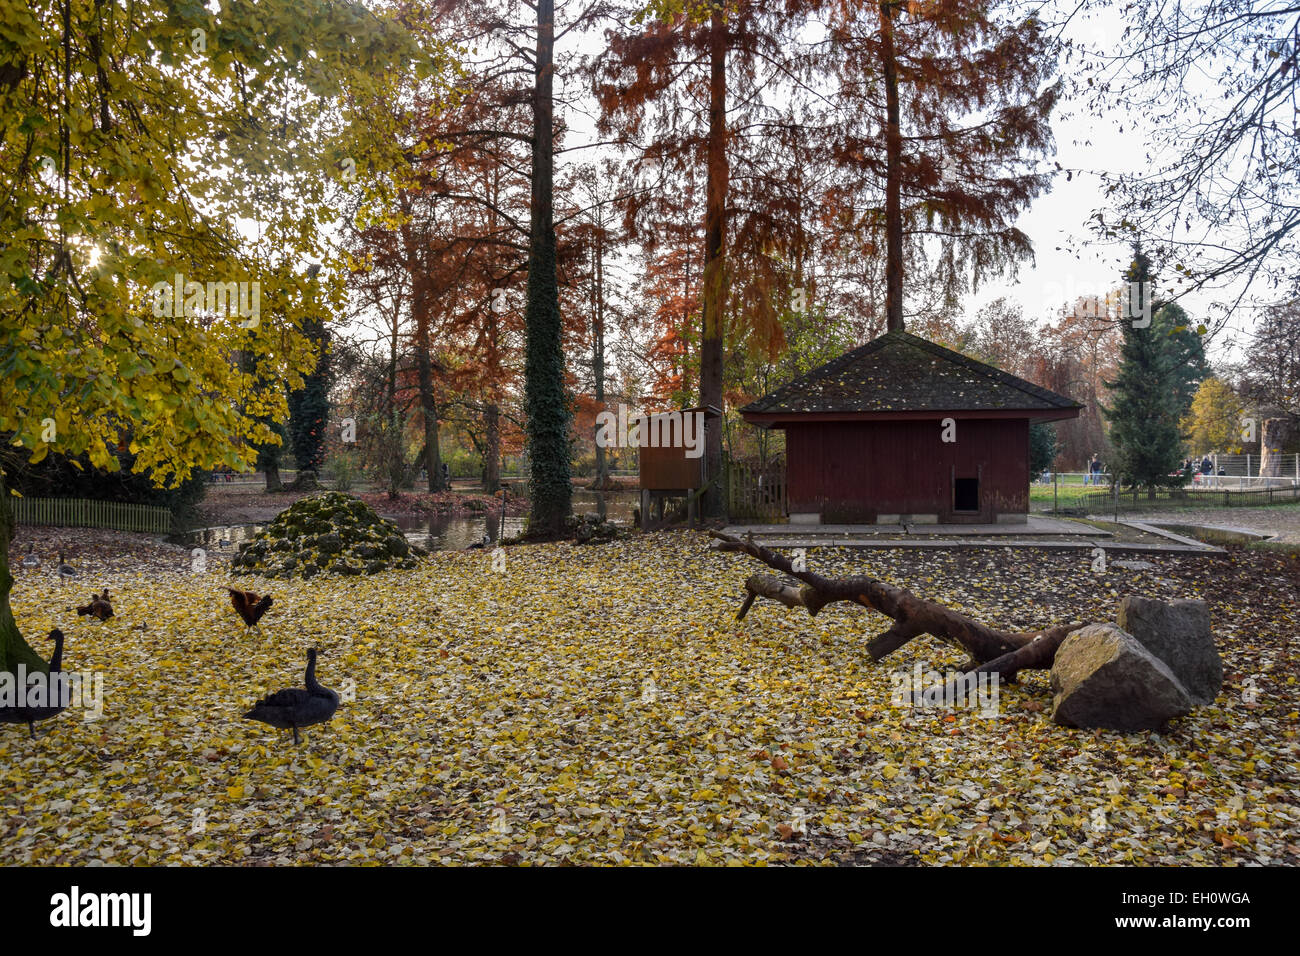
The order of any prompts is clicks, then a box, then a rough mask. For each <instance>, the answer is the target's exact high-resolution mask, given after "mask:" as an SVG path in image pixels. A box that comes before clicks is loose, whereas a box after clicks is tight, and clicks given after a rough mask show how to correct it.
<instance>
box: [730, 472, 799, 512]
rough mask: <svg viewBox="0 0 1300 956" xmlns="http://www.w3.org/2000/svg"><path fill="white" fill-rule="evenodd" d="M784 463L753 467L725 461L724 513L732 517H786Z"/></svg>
mask: <svg viewBox="0 0 1300 956" xmlns="http://www.w3.org/2000/svg"><path fill="white" fill-rule="evenodd" d="M785 509H786V502H785V462H777V463H775V464H771V465H768V466H767V467H766V468H762V469H759V468H753V467H751V466H749V465H746V464H744V463H742V462H738V461H732V462H728V463H727V515H728V516H729V517H731V518H784V517H785Z"/></svg>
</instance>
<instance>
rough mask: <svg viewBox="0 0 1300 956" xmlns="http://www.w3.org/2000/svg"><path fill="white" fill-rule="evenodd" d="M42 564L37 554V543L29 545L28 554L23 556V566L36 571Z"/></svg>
mask: <svg viewBox="0 0 1300 956" xmlns="http://www.w3.org/2000/svg"><path fill="white" fill-rule="evenodd" d="M40 566H41V559H40V558H38V557H37V556H36V545H34V544H29V545H28V546H27V554H26V556H24V557H23V567H25V568H26V569H27V570H29V571H35V570H36V569H37V568H39V567H40Z"/></svg>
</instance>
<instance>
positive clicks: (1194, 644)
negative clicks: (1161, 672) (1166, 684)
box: [1116, 595, 1223, 707]
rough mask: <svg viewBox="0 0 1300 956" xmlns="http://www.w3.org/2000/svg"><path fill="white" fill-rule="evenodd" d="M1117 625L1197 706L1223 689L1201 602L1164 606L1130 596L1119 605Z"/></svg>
mask: <svg viewBox="0 0 1300 956" xmlns="http://www.w3.org/2000/svg"><path fill="white" fill-rule="evenodd" d="M1116 623H1118V624H1119V626H1120V627H1121V628H1123V629H1124V630H1126V631H1128V632H1129V633H1130V634H1132V635H1133V636H1134V637H1136V638H1137V639H1138V640H1139V641H1141V642H1142V646H1143V647H1145V648H1146V649H1147V650H1149V651H1150V652H1151V653H1152V654H1154V655H1155V656H1156V657H1158V658H1160V659H1161V660H1162V661H1164V662H1165V663H1166V664H1168V665H1169V669H1170V670H1171V671H1173V672H1174V675H1175V676H1176V677H1177V678H1178V679H1179V681H1181V682H1182V685H1183V686H1184V687H1186V688H1187V692H1188V693H1189V694H1190V695H1191V697H1192V702H1193V703H1194V704H1196V706H1198V707H1202V706H1204V705H1206V704H1212V703H1214V698H1216V697H1218V696H1219V689H1220V688H1221V687H1222V686H1223V661H1222V660H1221V659H1220V657H1219V649H1218V648H1217V647H1215V646H1214V638H1213V636H1211V634H1210V610H1209V608H1207V607H1206V606H1205V602H1204V601H1174V602H1173V603H1172V604H1166V603H1165V602H1164V601H1155V600H1152V599H1151V598H1144V597H1135V596H1132V595H1130V596H1129V597H1126V598H1124V600H1123V601H1122V602H1120V606H1119V619H1118V621H1117V622H1116Z"/></svg>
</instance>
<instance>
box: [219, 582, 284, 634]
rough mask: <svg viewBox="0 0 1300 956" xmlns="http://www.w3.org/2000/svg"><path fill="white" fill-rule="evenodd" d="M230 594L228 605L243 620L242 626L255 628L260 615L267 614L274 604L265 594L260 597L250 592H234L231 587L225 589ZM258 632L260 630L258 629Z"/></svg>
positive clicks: (269, 596) (272, 599) (260, 617)
mask: <svg viewBox="0 0 1300 956" xmlns="http://www.w3.org/2000/svg"><path fill="white" fill-rule="evenodd" d="M226 590H227V591H229V592H230V603H231V605H233V606H234V608H235V611H236V613H238V614H239V616H240V617H241V618H243V620H244V626H245V627H248V628H252V627H255V626H257V622H258V621H260V620H261V619H262V615H263V614H265V613H266V612H267V610H268V609H269V608H270V607H271V605H272V603H274V600H275V599H274V598H272V597H271V595H269V594H267V595H266V596H264V597H262V596H259V595H257V594H255V593H254V592H252V591H236V590H235V589H234V588H232V587H227V588H226ZM258 630H259V632H260V631H261V628H260V627H259V628H258Z"/></svg>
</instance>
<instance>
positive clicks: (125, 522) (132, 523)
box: [9, 498, 172, 534]
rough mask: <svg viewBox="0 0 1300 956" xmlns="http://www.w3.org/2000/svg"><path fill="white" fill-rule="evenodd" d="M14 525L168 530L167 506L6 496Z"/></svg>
mask: <svg viewBox="0 0 1300 956" xmlns="http://www.w3.org/2000/svg"><path fill="white" fill-rule="evenodd" d="M9 508H10V511H11V512H12V514H13V516H14V521H15V522H16V523H17V524H35V525H54V526H57V527H63V528H112V529H113V530H115V531H151V532H153V533H155V534H167V533H169V532H170V531H171V530H172V513H171V509H170V508H163V507H161V506H159V505H135V504H125V503H123V502H120V501H92V500H90V499H87V498H10V499H9Z"/></svg>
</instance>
